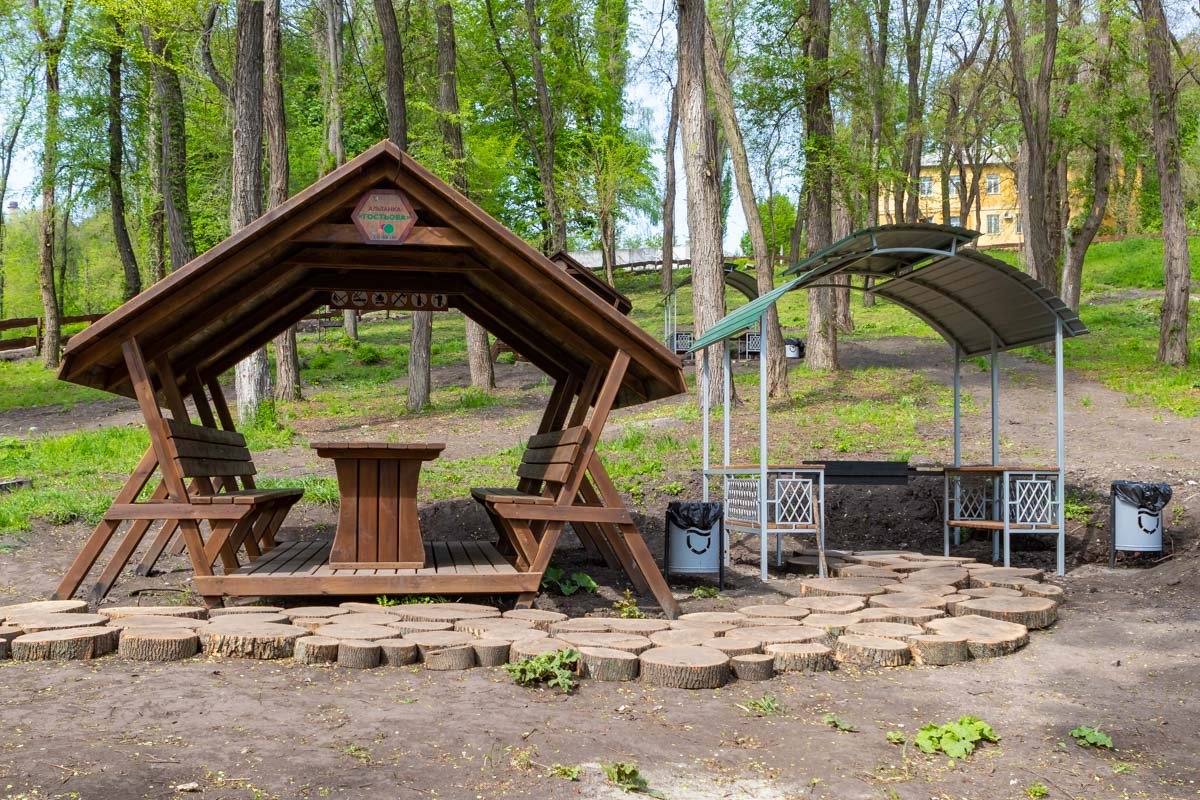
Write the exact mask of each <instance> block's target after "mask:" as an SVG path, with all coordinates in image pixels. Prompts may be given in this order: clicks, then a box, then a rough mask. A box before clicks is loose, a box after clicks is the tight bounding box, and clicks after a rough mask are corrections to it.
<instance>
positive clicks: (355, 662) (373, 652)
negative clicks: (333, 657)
mask: <svg viewBox="0 0 1200 800" xmlns="http://www.w3.org/2000/svg"><path fill="white" fill-rule="evenodd" d="M337 664H338V666H339V667H348V668H350V669H375V667H378V666H379V645H377V644H375V643H374V642H369V641H365V640H362V639H351V640H349V641H343V642H338V654H337Z"/></svg>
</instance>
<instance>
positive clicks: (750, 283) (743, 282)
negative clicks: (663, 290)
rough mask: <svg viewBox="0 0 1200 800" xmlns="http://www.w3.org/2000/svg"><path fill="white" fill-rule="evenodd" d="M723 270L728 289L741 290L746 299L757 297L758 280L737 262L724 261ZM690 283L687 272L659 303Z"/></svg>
mask: <svg viewBox="0 0 1200 800" xmlns="http://www.w3.org/2000/svg"><path fill="white" fill-rule="evenodd" d="M723 271H724V273H725V277H724V280H725V285H726V286H728V287H729V288H730V289H736V290H737V291H739V292H741V293H742V294H743V295H744V296H745V297H746V299H747V300H754V299H755V298H757V297H758V282H757V281H756V280H755V279H754V276H753V275H751V274H750V273H748V272H742V271H741V270H740V269H738V267H737V264H736V263H734V262H732V261H726V262H725V267H724V270H723ZM691 283H692V276H691V275H690V274H689V275H688V276H687V277H686V278H683V279H682V280H680V281H679V282H678V283H676V284H675V286H674V287H673V288H672V289H671V291H670V292H669V293H668V294H666V295H664V296H663V299H662V301H661V302H660V303H659V305H663V304H665V303H667V302H668V301H669V299H670V297H671V295H673V294H676V293H677V292H678V291H679V290H680V289H682V288H683V287H685V286H690V285H691Z"/></svg>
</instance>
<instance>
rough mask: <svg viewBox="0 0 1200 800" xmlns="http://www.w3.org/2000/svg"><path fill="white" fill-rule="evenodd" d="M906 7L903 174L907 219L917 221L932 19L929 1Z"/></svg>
mask: <svg viewBox="0 0 1200 800" xmlns="http://www.w3.org/2000/svg"><path fill="white" fill-rule="evenodd" d="M902 2H903V6H904V13H903V16H904V62H905V67H906V72H907V77H908V108H907V110H906V112H905V115H904V173H905V175H906V176H907V177H908V195H907V202H906V203H905V207H904V221H905V222H916V221H917V220H919V219H920V217H921V197H920V191H919V188H918V187H919V185H920V181H921V145H922V142H923V140H924V133H925V132H924V129H923V126H924V121H923V117H924V113H923V112H924V109H925V102H924V101H925V98H924V97H923V96H922V95H923V92H922V91H921V70H922V67H921V53H922V48H924V47H925V23H926V20H927V19H928V18H929V3H930V0H913V2H915V4H916V7H915V9H912V8H910V6H909V0H902Z"/></svg>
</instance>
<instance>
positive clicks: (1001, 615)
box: [954, 597, 1058, 630]
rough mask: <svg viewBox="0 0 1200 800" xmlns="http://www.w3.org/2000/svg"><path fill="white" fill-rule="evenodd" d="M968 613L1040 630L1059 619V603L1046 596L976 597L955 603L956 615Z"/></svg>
mask: <svg viewBox="0 0 1200 800" xmlns="http://www.w3.org/2000/svg"><path fill="white" fill-rule="evenodd" d="M967 614H978V615H979V616H981V617H989V618H991V619H998V620H1002V621H1004V622H1015V623H1017V624H1018V625H1024V626H1025V627H1026V628H1029V629H1030V630H1038V629H1040V628H1048V627H1050V626H1051V625H1053V624H1054V621H1055V620H1056V619H1058V603H1056V602H1054V601H1053V600H1050V599H1048V598H1045V597H976V598H973V599H971V600H964V601H962V602H961V603H956V604H955V605H954V615H955V616H958V617H961V616H964V615H967Z"/></svg>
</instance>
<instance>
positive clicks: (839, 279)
mask: <svg viewBox="0 0 1200 800" xmlns="http://www.w3.org/2000/svg"><path fill="white" fill-rule="evenodd" d="M852 227H854V226H853V223H852V222H851V221H850V210H849V209H848V208H846V204H845V203H844V202H842V201H838V202H837V204H836V206H835V208H834V214H833V240H834V241H835V242H836V241H840V240H842V239H845V238H846V237H847V236H849V235H850V234H851V233H852V231H851V228H852ZM833 282H834V283H836V284H837V285H838V288H837V289H834V290H832V291H833V300H834V325H836V326H837V329H838V330H839V331H843V332H845V333H850V332H851V331H853V330H854V316H853V315H852V314H851V311H850V276H849V275H838V276H836V277H835V278H834V279H833Z"/></svg>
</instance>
